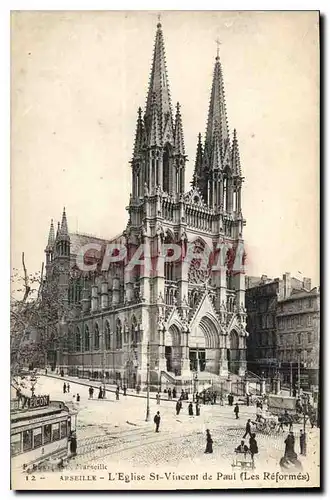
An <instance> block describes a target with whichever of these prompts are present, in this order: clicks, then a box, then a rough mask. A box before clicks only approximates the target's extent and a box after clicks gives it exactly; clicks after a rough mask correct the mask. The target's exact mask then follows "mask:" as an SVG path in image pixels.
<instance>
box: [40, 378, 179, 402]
mask: <svg viewBox="0 0 330 500" xmlns="http://www.w3.org/2000/svg"><path fill="white" fill-rule="evenodd" d="M38 375H39V376H41V377H50V378H55V379H58V380H62V381H63V382H69V383H72V384H80V385H83V386H85V387H93V388H94V389H97V390H98V389H99V387H100V386H102V387H103V386H105V388H106V391H108V392H113V393H115V392H116V388H117V385H116V384H103V382H101V381H100V382H99V383H97V384H96V381H95V380H89V379H85V378H78V377H70V376H69V375H64V377H61V376H60V375H56V374H55V373H47V375H45V374H44V373H38ZM120 395H121V396H123V390H122V389H120ZM126 396H132V397H134V398H144V399H146V398H147V393H146V392H143V393H140V394H137V392H136V391H135V389H127V392H126ZM96 397H97V396H96ZM149 397H150V399H156V393H155V392H150V393H149ZM160 399H161V401H175V402H176V399H175V400H174V399H172V400H169V399H168V398H167V396H166V397H164V393H162V394H160Z"/></svg>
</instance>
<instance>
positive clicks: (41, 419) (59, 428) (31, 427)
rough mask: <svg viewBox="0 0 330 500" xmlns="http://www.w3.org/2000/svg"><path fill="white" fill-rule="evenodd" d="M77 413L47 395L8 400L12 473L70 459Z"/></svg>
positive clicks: (48, 465) (44, 466) (40, 467)
mask: <svg viewBox="0 0 330 500" xmlns="http://www.w3.org/2000/svg"><path fill="white" fill-rule="evenodd" d="M76 418H77V411H76V410H75V409H74V408H69V406H68V405H65V404H64V403H63V402H62V401H50V397H49V395H47V396H33V397H31V398H29V397H26V396H23V395H21V396H20V397H19V398H16V399H14V400H12V401H11V428H10V437H11V441H10V443H11V446H10V447H11V464H12V470H13V471H14V470H15V471H22V472H23V471H24V472H27V473H29V472H32V471H34V470H36V469H38V468H39V469H42V468H48V467H50V466H54V464H57V463H59V462H60V460H61V459H66V458H68V457H69V454H70V453H69V441H70V436H71V435H72V433H73V432H75V429H76Z"/></svg>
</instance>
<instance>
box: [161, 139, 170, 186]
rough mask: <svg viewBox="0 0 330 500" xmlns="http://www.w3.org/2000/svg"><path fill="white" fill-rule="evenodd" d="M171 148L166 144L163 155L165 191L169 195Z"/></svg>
mask: <svg viewBox="0 0 330 500" xmlns="http://www.w3.org/2000/svg"><path fill="white" fill-rule="evenodd" d="M169 174H170V148H169V145H168V144H166V146H165V150H164V155H163V191H165V192H166V193H169V191H170V177H169Z"/></svg>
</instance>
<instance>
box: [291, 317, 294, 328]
mask: <svg viewBox="0 0 330 500" xmlns="http://www.w3.org/2000/svg"><path fill="white" fill-rule="evenodd" d="M291 328H294V318H291Z"/></svg>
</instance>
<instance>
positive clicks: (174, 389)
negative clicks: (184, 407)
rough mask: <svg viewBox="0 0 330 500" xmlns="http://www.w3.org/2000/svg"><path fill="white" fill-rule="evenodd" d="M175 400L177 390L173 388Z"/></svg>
mask: <svg viewBox="0 0 330 500" xmlns="http://www.w3.org/2000/svg"><path fill="white" fill-rule="evenodd" d="M173 399H176V388H175V387H173Z"/></svg>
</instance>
